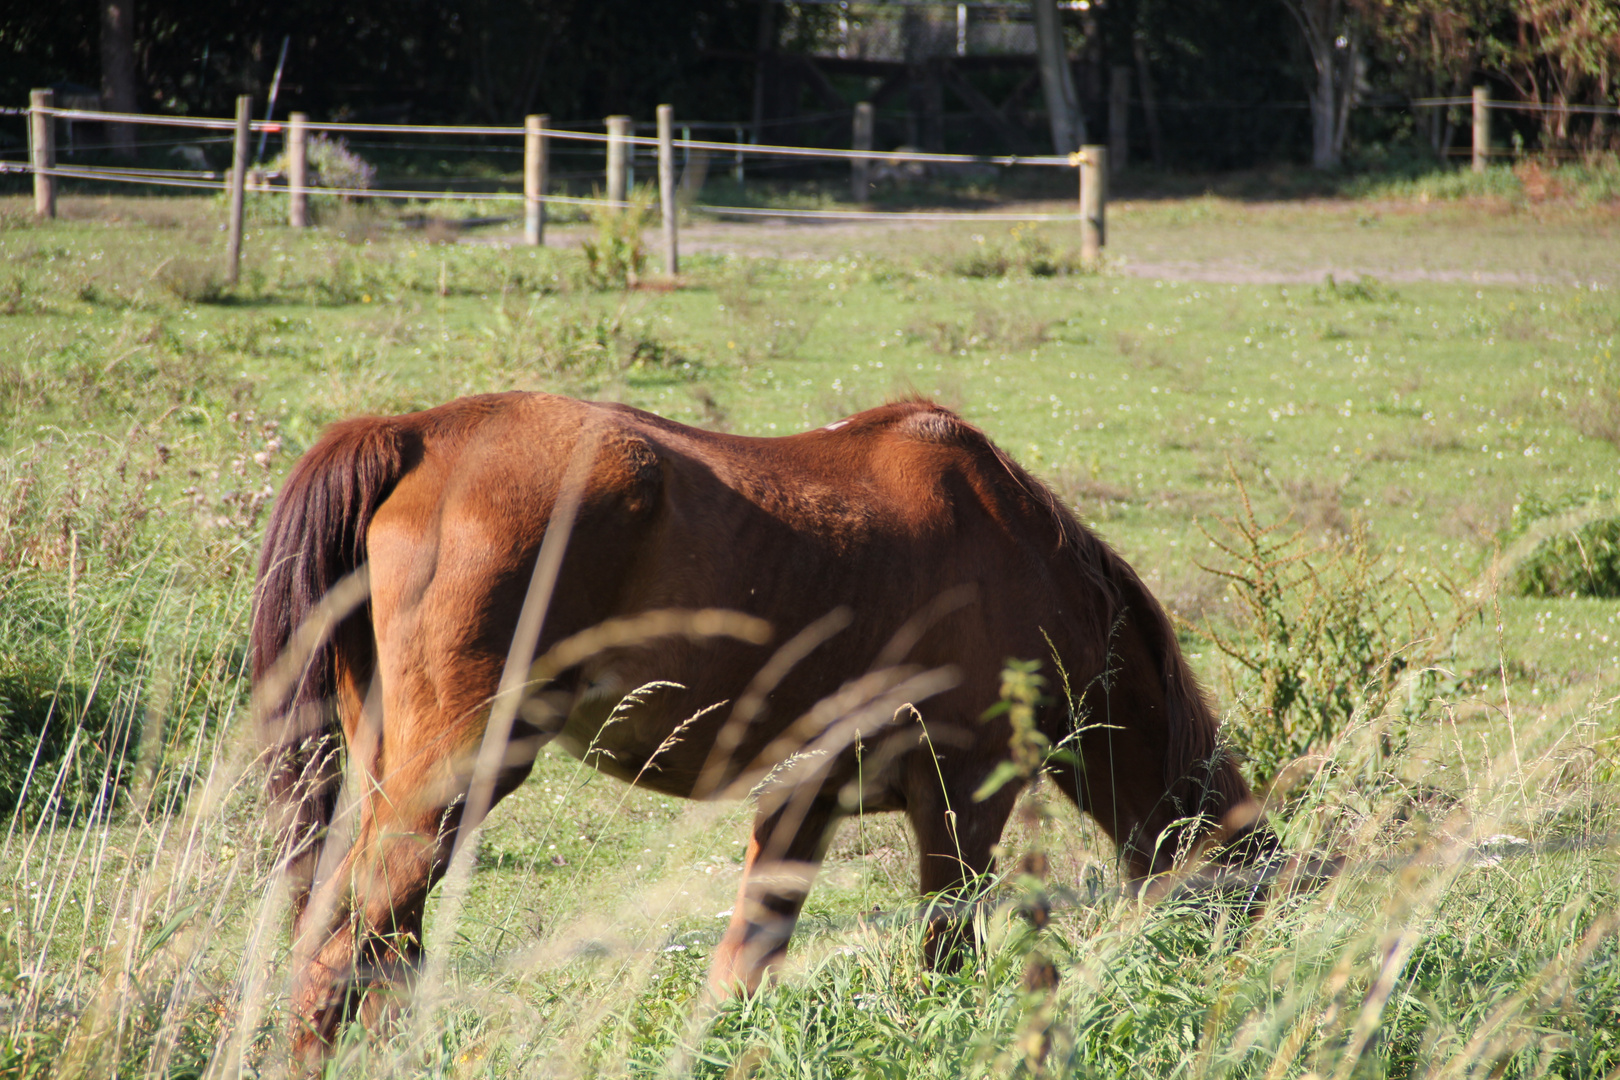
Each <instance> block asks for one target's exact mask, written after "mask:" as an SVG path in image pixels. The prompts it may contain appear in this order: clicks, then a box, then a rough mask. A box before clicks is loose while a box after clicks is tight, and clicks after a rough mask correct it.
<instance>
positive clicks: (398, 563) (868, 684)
mask: <svg viewBox="0 0 1620 1080" xmlns="http://www.w3.org/2000/svg"><path fill="white" fill-rule="evenodd" d="M356 581H360V582H362V583H363V584H365V585H367V586H368V589H369V591H368V592H362V594H361V595H362V602H360V603H359V604H358V606H353V607H351V608H350V609H349V610H348V611H347V612H346V613H345V612H344V611H341V610H338V611H336V612H333V611H331V610H328V609H329V608H330V597H331V596H332V595H335V594H336V593H337V592H340V591H341V589H342V586H343V585H344V584H345V583H348V584H350V585H352V584H353V583H354V582H356ZM351 591H353V590H351ZM323 611H326V614H327V616H328V618H327V623H328V631H329V632H326V633H324V634H321V635H317V636H318V640H313V641H312V638H311V633H310V631H309V630H308V627H310V626H311V625H314V624H318V623H319V618H318V617H319V616H320V615H321V613H322V612H323ZM514 641H516V642H517V645H516V646H514ZM301 642H302V643H303V644H302V645H301V644H300V643H301ZM300 649H302V650H303V651H302V652H300V651H299V650H300ZM252 654H253V670H254V678H255V684H256V687H257V693H258V698H257V708H258V712H259V716H260V722H261V724H263V725H264V726H263V731H264V734H265V737H266V740H267V745H268V751H267V752H268V754H269V756H270V762H271V765H270V788H271V794H272V796H273V797H274V801H275V803H276V805H278V806H280V807H281V808H282V812H283V813H284V815H285V817H284V821H283V823H282V826H281V827H282V840H283V842H284V843H285V844H286V851H287V853H288V854H287V860H288V861H287V867H288V871H289V874H290V876H291V879H292V882H293V893H294V911H295V929H294V937H295V947H294V973H293V984H292V1009H293V1012H294V1025H295V1027H294V1034H293V1037H294V1042H295V1044H296V1048H297V1051H298V1052H299V1053H302V1054H306V1055H310V1054H313V1055H319V1054H320V1053H321V1052H323V1050H324V1048H325V1047H326V1046H328V1045H330V1042H331V1040H332V1039H333V1037H334V1035H335V1033H336V1030H337V1028H338V1026H339V1024H340V1023H341V1022H342V1021H343V1020H344V1018H345V1017H347V1016H349V1015H351V1014H352V1013H353V1011H354V1010H355V1009H356V1007H357V1006H358V1007H359V1008H360V1012H361V1015H362V1016H364V1017H370V1016H372V1015H373V1012H372V1010H373V1009H374V1008H386V1006H382V1007H374V1006H372V1005H370V1004H369V1002H370V1001H372V1000H376V999H383V1000H386V999H387V997H388V994H387V993H386V991H389V990H390V989H391V988H392V989H394V990H397V989H398V987H399V986H400V985H402V984H403V983H404V982H406V981H407V980H408V978H409V976H410V973H411V972H412V971H413V970H414V968H415V966H416V964H417V963H418V961H419V960H420V958H421V950H422V945H421V932H422V917H423V906H424V903H425V900H426V897H427V894H428V890H429V889H430V888H431V887H432V886H433V884H434V883H435V881H436V880H438V878H439V877H440V876H441V875H442V874H443V873H444V872H445V870H446V867H447V865H448V864H449V861H450V858H451V855H452V853H453V851H454V846H455V841H456V836H457V833H458V830H460V829H463V828H469V829H470V828H471V827H473V826H474V825H476V823H477V820H478V819H481V817H482V816H483V814H484V813H485V812H486V811H487V810H488V808H489V807H490V806H491V805H493V804H494V802H495V801H497V800H499V799H500V798H501V796H503V795H504V794H506V793H507V792H510V791H511V790H512V789H513V788H514V787H516V786H517V785H518V784H519V783H521V782H522V780H523V779H524V777H525V776H526V775H527V774H528V772H529V771H530V768H531V767H532V765H533V761H534V758H535V755H536V753H537V752H538V748H539V747H540V746H541V745H542V744H544V743H545V742H547V741H550V740H557V741H558V742H560V744H561V745H563V746H564V747H565V748H566V749H567V750H569V751H570V752H571V753H573V754H575V755H577V756H580V757H581V758H583V759H584V760H586V761H588V762H589V763H590V764H592V765H594V766H595V767H596V768H598V769H600V770H602V771H604V772H607V773H610V774H612V775H616V776H619V777H622V778H624V779H627V780H631V781H632V782H634V783H637V784H640V785H643V786H646V787H649V788H652V789H654V790H656V791H659V792H663V793H665V794H668V795H678V796H682V797H698V798H702V797H709V796H715V795H721V794H725V793H728V792H731V793H747V792H748V791H750V790H753V791H755V792H758V793H760V798H759V810H758V814H757V817H756V819H755V822H754V827H753V835H752V839H751V840H750V842H749V845H748V854H747V859H746V861H745V863H744V867H743V877H742V884H741V886H740V892H739V896H738V902H737V904H736V907H735V909H734V911H733V914H732V917H731V923H730V926H729V927H728V929H727V930H726V933H725V936H724V938H723V940H722V941H721V942H720V945H719V947H718V949H717V950H716V952H715V955H714V960H713V968H712V971H711V984H712V985H713V986H714V987H715V988H716V989H717V990H718V991H720V992H722V993H723V992H726V991H727V990H729V989H735V988H738V987H741V988H745V989H752V988H754V987H756V986H757V985H758V983H759V981H760V979H761V978H762V976H763V974H764V973H765V972H766V971H767V969H768V968H769V967H770V966H771V965H772V963H773V962H775V961H777V960H779V959H780V957H781V955H782V953H783V951H784V950H785V948H786V946H787V941H788V937H789V935H790V934H791V933H792V929H793V925H794V922H795V920H796V918H797V916H798V913H799V910H800V907H801V905H802V904H803V902H804V897H805V893H806V890H807V889H808V887H809V884H810V879H811V877H812V876H813V874H814V872H815V869H816V867H817V865H818V864H819V862H820V860H821V858H822V856H823V854H824V852H825V851H826V849H827V845H828V842H829V840H830V837H831V834H832V830H833V827H834V825H835V824H836V822H837V821H838V820H839V818H840V817H842V816H844V815H846V814H848V813H852V812H864V811H871V810H895V811H903V812H904V813H905V814H906V815H907V817H908V818H909V819H910V822H911V825H912V827H913V829H914V830H915V832H916V836H917V845H918V849H919V852H920V856H921V862H920V866H919V879H920V885H921V889H922V892H923V893H924V894H940V893H947V894H948V893H951V892H953V891H957V890H961V889H963V888H965V887H967V886H968V885H970V884H971V882H972V881H973V879H974V878H975V876H977V875H981V874H984V873H985V872H987V871H988V870H989V869H990V868H991V864H992V852H993V851H994V849H995V845H996V844H997V842H998V840H999V838H1000V836H1001V832H1002V828H1003V826H1004V824H1005V823H1006V820H1007V817H1008V814H1009V812H1010V811H1011V809H1012V807H1013V805H1014V803H1015V801H1016V799H1017V797H1018V793H1019V790H1020V788H1021V787H1022V786H1023V781H1022V780H1021V779H1017V778H1015V779H1014V780H1013V781H1012V782H1009V783H1005V784H1003V785H1002V786H1001V787H999V788H996V789H995V790H994V791H993V792H991V793H990V794H989V795H988V797H982V798H980V799H978V800H977V801H976V799H975V794H976V793H980V794H981V795H982V793H981V792H980V789H981V787H993V786H994V784H993V783H992V784H990V785H986V780H987V778H990V777H991V774H992V773H995V772H996V771H997V765H998V764H999V763H1001V762H1004V761H1007V760H1008V758H1009V753H1010V751H1009V737H1010V735H1011V734H1012V730H1011V724H1010V721H1009V718H1008V717H1007V715H1005V714H991V716H990V717H989V718H987V717H986V712H987V709H988V707H989V706H991V705H993V704H995V703H996V701H997V700H998V693H999V687H1000V682H1001V675H1002V670H1003V666H1004V664H1005V663H1006V661H1007V660H1008V659H1009V658H1025V659H1032V660H1039V661H1041V662H1042V663H1043V664H1044V665H1046V668H1045V670H1046V672H1047V681H1048V685H1049V686H1053V687H1056V686H1059V684H1060V683H1062V684H1063V685H1065V686H1066V687H1067V690H1068V692H1067V693H1066V694H1063V695H1054V700H1051V701H1045V702H1042V703H1041V704H1040V705H1039V706H1038V708H1037V713H1036V724H1037V726H1038V728H1039V731H1040V732H1041V733H1042V734H1043V735H1044V736H1045V738H1046V739H1047V740H1048V741H1049V743H1050V744H1053V745H1057V744H1065V745H1066V746H1067V748H1068V749H1069V750H1070V751H1071V753H1070V754H1066V755H1060V756H1058V757H1055V758H1054V759H1053V762H1052V764H1051V767H1050V772H1051V774H1052V776H1053V778H1054V780H1055V782H1056V783H1057V785H1058V787H1059V788H1060V789H1061V790H1062V791H1063V792H1064V793H1065V794H1066V795H1067V796H1068V797H1069V798H1070V799H1072V800H1073V801H1074V802H1075V804H1076V805H1077V806H1078V807H1080V809H1082V810H1084V811H1086V812H1087V813H1089V814H1091V815H1092V817H1094V818H1095V819H1096V820H1097V821H1098V823H1099V824H1100V825H1101V826H1102V828H1103V829H1104V830H1105V831H1106V832H1107V833H1108V835H1109V836H1110V837H1111V838H1112V839H1113V841H1114V842H1115V844H1116V845H1117V846H1118V849H1119V852H1120V858H1121V860H1122V863H1123V866H1124V868H1125V871H1126V873H1127V874H1128V876H1129V877H1130V878H1131V879H1133V880H1142V879H1145V878H1148V877H1150V876H1152V875H1155V874H1160V873H1163V872H1165V871H1168V870H1170V869H1171V868H1172V866H1173V864H1174V863H1175V861H1176V858H1177V854H1178V852H1179V853H1181V854H1182V855H1185V853H1186V852H1187V851H1189V850H1191V849H1193V848H1195V847H1199V846H1202V847H1204V848H1205V849H1208V850H1215V851H1217V852H1219V853H1221V856H1220V857H1224V858H1225V859H1226V860H1227V861H1229V862H1240V861H1252V860H1253V859H1254V858H1255V857H1256V856H1257V855H1258V854H1260V853H1261V852H1262V851H1263V850H1269V849H1270V848H1271V847H1273V846H1274V844H1275V841H1274V839H1273V838H1272V837H1271V835H1270V833H1269V832H1268V831H1267V830H1266V828H1265V826H1264V825H1263V824H1259V823H1257V822H1256V820H1255V818H1256V814H1255V813H1254V811H1253V809H1252V803H1251V801H1250V794H1249V789H1248V787H1247V786H1246V785H1245V783H1244V781H1243V779H1242V777H1241V776H1240V774H1239V772H1238V770H1237V768H1236V765H1235V763H1234V762H1233V761H1232V759H1231V758H1230V757H1229V756H1228V755H1226V754H1225V753H1224V752H1223V750H1222V746H1221V743H1220V740H1219V738H1218V729H1217V721H1216V719H1215V717H1214V715H1213V713H1212V712H1211V710H1210V708H1209V706H1208V704H1207V703H1206V701H1205V699H1204V697H1203V694H1202V692H1201V690H1200V689H1199V686H1198V684H1197V682H1196V680H1195V679H1194V676H1193V673H1192V672H1191V670H1190V669H1189V668H1188V666H1187V663H1186V661H1185V659H1184V658H1183V657H1182V654H1181V650H1180V648H1179V647H1178V645H1177V642H1176V638H1175V634H1174V633H1173V631H1172V628H1171V625H1170V622H1169V620H1168V619H1167V618H1166V616H1165V614H1164V612H1163V610H1162V609H1161V608H1160V606H1159V604H1158V603H1157V602H1156V601H1155V600H1154V599H1153V597H1152V596H1151V595H1150V594H1149V593H1148V590H1147V589H1146V587H1144V586H1143V584H1142V581H1141V579H1140V578H1138V577H1137V575H1136V574H1135V573H1134V572H1133V571H1132V570H1131V568H1130V567H1129V566H1127V565H1126V563H1125V561H1124V560H1123V559H1121V558H1120V557H1119V556H1118V555H1117V554H1116V553H1115V552H1114V551H1113V550H1112V549H1111V548H1109V547H1108V545H1107V544H1105V543H1103V542H1102V541H1101V540H1099V539H1098V538H1097V537H1096V536H1094V535H1093V534H1092V533H1091V532H1089V531H1088V530H1087V529H1086V528H1084V527H1083V526H1082V525H1081V524H1080V523H1079V521H1077V520H1076V519H1075V517H1074V516H1073V515H1072V514H1071V513H1070V512H1069V511H1068V510H1067V509H1066V508H1065V507H1064V506H1063V505H1062V503H1061V502H1060V501H1059V500H1058V499H1057V498H1056V497H1055V496H1054V495H1053V494H1052V492H1051V491H1049V490H1048V489H1047V488H1046V487H1045V486H1044V485H1042V484H1041V483H1040V482H1039V481H1037V480H1035V479H1034V478H1033V477H1031V476H1030V475H1029V473H1027V472H1025V471H1024V470H1023V469H1022V468H1020V467H1019V466H1018V465H1017V464H1016V463H1015V462H1013V461H1012V459H1011V458H1009V457H1008V456H1007V455H1006V454H1005V453H1003V452H1002V451H1001V450H1000V449H998V448H997V447H996V446H995V445H994V444H992V443H991V441H990V440H989V439H988V438H987V437H986V436H985V435H984V434H983V433H982V432H980V431H979V430H977V429H976V428H974V427H973V426H972V425H970V424H968V423H967V422H965V421H964V420H962V419H961V418H960V417H959V416H957V415H955V414H954V413H952V412H950V411H948V410H946V409H944V408H941V407H939V406H937V405H934V404H932V403H930V402H927V401H918V400H913V401H903V402H897V403H893V404H889V405H885V406H883V407H881V408H876V409H871V410H869V411H867V412H863V413H860V414H859V415H856V416H852V417H850V418H848V419H846V420H839V421H837V422H836V423H831V424H828V425H827V426H826V427H823V428H818V429H816V430H814V431H807V432H803V433H801V434H797V435H789V436H785V437H782V438H748V437H743V436H738V435H728V434H721V433H717V432H710V431H701V430H698V429H694V428H690V427H686V426H685V425H682V424H678V423H675V422H673V421H670V420H666V419H663V418H661V417H658V416H654V415H652V414H650V413H647V412H643V411H641V410H639V409H634V408H629V407H627V406H623V405H612V404H592V403H586V402H580V401H573V400H570V399H567V398H562V397H554V396H550V395H545V394H521V393H511V394H495V395H487V396H481V397H471V398H465V399H462V400H460V401H455V402H451V403H450V404H447V405H442V406H439V407H437V408H433V409H428V410H427V411H425V412H419V413H412V414H410V415H406V416H394V417H366V418H360V419H354V420H348V421H344V422H342V423H339V424H337V425H335V426H333V427H332V428H331V429H330V430H328V431H327V432H326V433H325V435H324V436H323V437H322V438H321V439H320V440H319V441H318V442H317V443H316V444H315V445H314V447H312V448H311V449H310V450H309V452H308V453H306V454H305V455H304V456H303V458H302V459H301V460H300V461H299V462H298V464H297V465H296V466H295V468H294V469H293V471H292V474H291V476H290V477H289V478H288V480H287V483H286V485H285V487H284V488H283V489H282V492H281V495H280V497H279V499H278V501H277V503H276V506H275V509H274V512H273V513H272V515H271V518H270V522H269V525H268V528H267V533H266V537H265V543H264V552H263V556H262V560H261V563H260V566H259V585H258V591H257V595H256V610H255V613H254V617H253V645H252ZM288 655H292V656H293V657H294V661H293V663H292V668H293V670H294V674H293V675H292V676H290V677H289V676H287V675H286V671H287V670H288V661H287V660H286V656H288ZM536 656H538V657H540V658H541V660H540V662H538V663H535V664H534V666H533V667H532V668H531V667H530V664H531V661H533V658H534V657H536ZM548 657H549V658H550V659H549V660H547V658H548ZM278 663H279V664H280V667H279V668H278V666H277V665H278ZM278 671H279V672H281V674H277V672H278ZM514 671H515V672H517V673H518V677H517V678H516V680H515V681H514V680H513V678H512V672H514ZM513 687H516V688H517V689H518V690H519V691H521V693H519V694H518V695H517V697H516V698H510V697H509V696H508V697H503V695H507V694H508V691H510V690H512V688H513ZM503 702H504V704H503ZM518 702H521V706H519V704H518ZM491 747H493V751H494V752H493V753H491ZM340 751H346V752H344V753H340ZM480 762H482V763H483V764H482V765H480ZM1002 772H1003V773H1004V772H1005V770H1002ZM764 778H769V780H770V782H769V783H761V781H762V779H764ZM480 784H482V785H483V788H482V791H480V788H479V785H480ZM334 815H337V817H339V818H341V819H342V827H341V828H339V827H338V823H337V822H336V821H334ZM937 910H938V911H939V912H940V913H939V914H937V915H936V916H935V921H934V925H932V926H931V927H930V938H929V940H930V941H931V942H933V943H935V944H936V945H937V943H939V942H944V941H949V940H951V937H952V934H959V933H960V932H961V925H960V922H959V921H953V920H959V918H960V916H959V915H953V914H952V913H951V912H952V910H953V909H951V908H950V907H949V905H945V906H943V907H941V908H940V909H937ZM948 952H949V948H948V947H945V948H938V947H935V948H932V949H931V952H930V954H929V955H930V960H931V961H935V960H939V959H941V955H940V954H942V953H948ZM369 991H385V993H379V994H377V995H375V996H374V997H372V996H368V992H369Z"/></svg>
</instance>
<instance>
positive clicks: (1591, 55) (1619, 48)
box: [1483, 0, 1620, 150]
mask: <svg viewBox="0 0 1620 1080" xmlns="http://www.w3.org/2000/svg"><path fill="white" fill-rule="evenodd" d="M1503 23H1505V25H1500V24H1499V25H1500V29H1499V30H1498V32H1497V33H1495V34H1492V35H1491V36H1490V37H1488V38H1486V40H1485V43H1484V50H1483V51H1484V56H1483V59H1484V62H1485V64H1486V66H1487V67H1488V68H1489V69H1491V70H1494V71H1496V72H1498V73H1499V74H1500V75H1501V77H1502V78H1503V79H1504V80H1506V81H1507V83H1508V84H1509V85H1510V86H1512V88H1513V90H1514V92H1515V93H1516V94H1517V96H1518V97H1519V98H1520V99H1522V100H1524V101H1529V102H1534V103H1536V104H1540V105H1550V106H1552V108H1551V109H1549V110H1548V111H1546V112H1544V113H1542V114H1541V116H1540V126H1541V136H1542V138H1541V144H1542V146H1543V147H1545V148H1547V149H1553V150H1562V149H1569V148H1575V149H1583V148H1596V147H1598V146H1600V145H1603V144H1605V143H1606V142H1608V140H1609V139H1610V138H1612V136H1611V135H1610V134H1609V133H1608V131H1607V129H1606V127H1605V125H1604V124H1603V123H1602V122H1601V121H1600V120H1597V119H1596V118H1589V119H1578V118H1577V115H1576V114H1572V113H1570V112H1569V111H1568V110H1567V109H1566V108H1563V106H1569V105H1574V104H1591V105H1612V104H1615V103H1616V100H1617V96H1620V85H1617V77H1620V6H1617V5H1616V4H1615V3H1613V2H1612V0H1607V2H1606V0H1509V3H1508V11H1507V18H1506V19H1505V20H1503Z"/></svg>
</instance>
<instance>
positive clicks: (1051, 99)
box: [1029, 0, 1086, 154]
mask: <svg viewBox="0 0 1620 1080" xmlns="http://www.w3.org/2000/svg"><path fill="white" fill-rule="evenodd" d="M1029 6H1030V9H1031V12H1032V14H1033V15H1034V17H1035V58H1036V61H1037V62H1038V63H1039V65H1040V69H1041V89H1042V91H1044V92H1045V94H1046V114H1047V116H1048V117H1049V118H1050V120H1051V124H1052V152H1053V153H1057V154H1069V153H1073V152H1074V151H1076V150H1078V149H1080V147H1081V145H1082V144H1084V143H1085V141H1086V120H1085V117H1084V116H1083V115H1082V114H1081V112H1080V104H1079V97H1078V95H1076V94H1075V92H1074V73H1073V72H1071V71H1070V70H1069V54H1068V49H1067V48H1066V47H1065V46H1064V44H1063V27H1062V26H1061V25H1060V24H1059V23H1058V13H1057V2H1056V0H1029Z"/></svg>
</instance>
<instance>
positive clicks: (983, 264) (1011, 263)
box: [952, 224, 1087, 278]
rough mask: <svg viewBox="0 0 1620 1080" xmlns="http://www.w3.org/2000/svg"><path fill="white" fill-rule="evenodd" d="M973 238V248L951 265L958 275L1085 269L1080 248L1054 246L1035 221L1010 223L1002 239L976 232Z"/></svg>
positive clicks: (1058, 273) (1064, 273)
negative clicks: (977, 234) (987, 236)
mask: <svg viewBox="0 0 1620 1080" xmlns="http://www.w3.org/2000/svg"><path fill="white" fill-rule="evenodd" d="M973 241H974V246H973V249H972V250H971V251H970V252H969V253H968V254H967V255H965V256H963V257H962V258H960V259H958V260H957V261H956V264H955V265H954V267H952V269H953V270H955V272H956V274H957V275H958V276H959V277H966V278H1000V277H1008V276H1010V275H1016V274H1023V275H1026V276H1028V277H1063V276H1067V275H1069V274H1079V273H1084V272H1085V271H1086V270H1087V267H1086V265H1085V263H1084V262H1083V261H1082V260H1081V258H1080V254H1079V252H1077V251H1073V250H1069V249H1066V248H1064V249H1060V248H1056V247H1054V246H1053V245H1052V242H1051V241H1050V240H1048V239H1047V238H1046V235H1045V234H1044V233H1043V232H1041V231H1040V230H1038V229H1037V228H1036V227H1035V226H1034V225H1029V224H1021V225H1015V226H1013V228H1012V231H1011V232H1009V233H1008V234H1007V238H1006V239H1005V240H1000V241H987V240H986V239H985V238H984V237H983V236H975V237H974V238H973Z"/></svg>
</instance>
